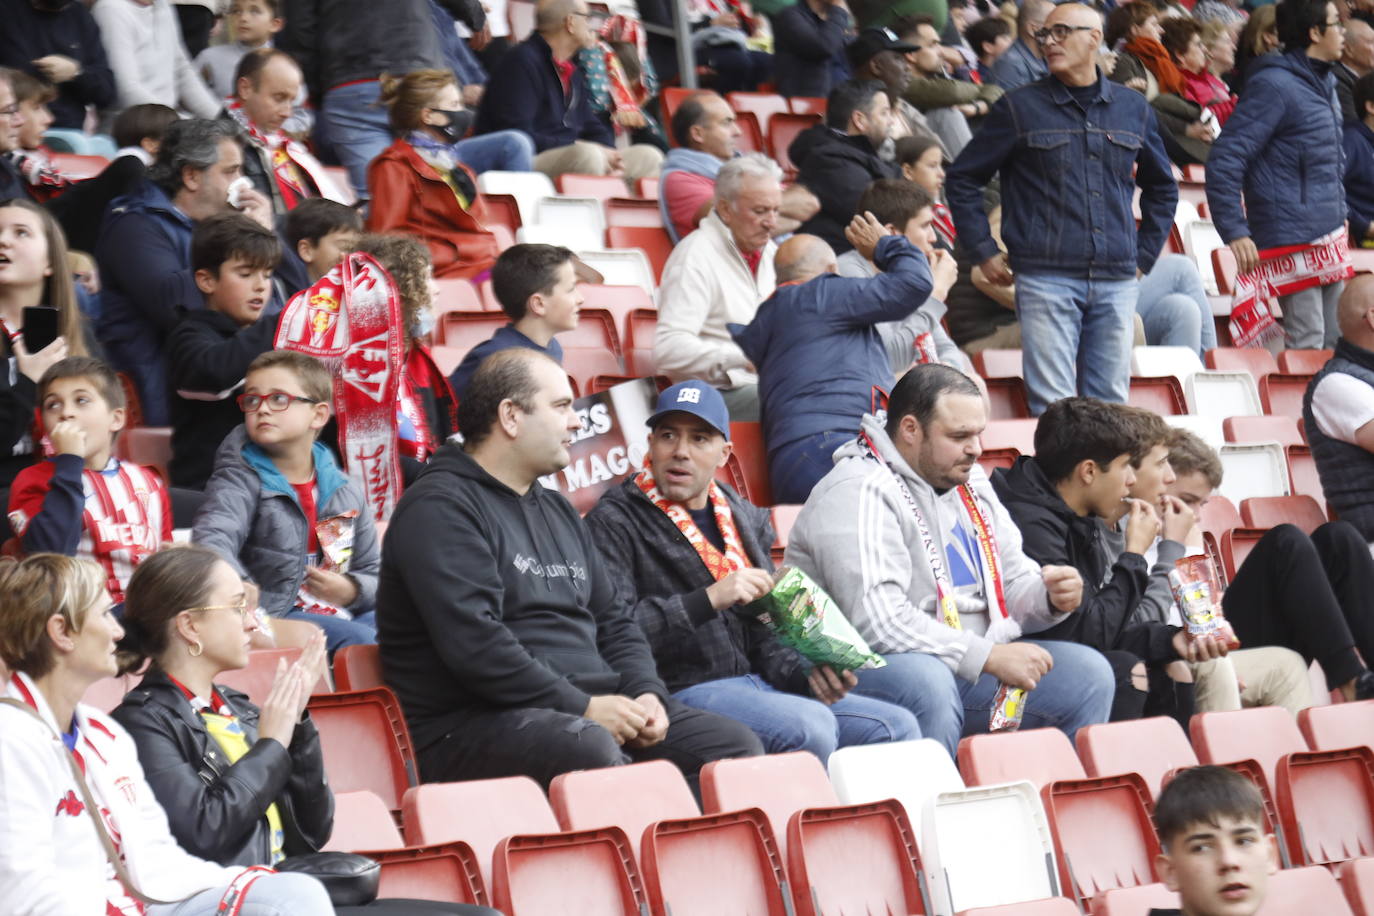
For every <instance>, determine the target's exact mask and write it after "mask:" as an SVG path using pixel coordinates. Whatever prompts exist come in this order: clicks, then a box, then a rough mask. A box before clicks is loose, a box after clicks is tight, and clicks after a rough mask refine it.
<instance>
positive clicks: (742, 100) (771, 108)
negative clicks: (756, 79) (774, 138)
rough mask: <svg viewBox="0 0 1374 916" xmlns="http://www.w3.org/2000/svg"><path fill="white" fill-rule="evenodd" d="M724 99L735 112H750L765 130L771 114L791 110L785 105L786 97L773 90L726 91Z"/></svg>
mask: <svg viewBox="0 0 1374 916" xmlns="http://www.w3.org/2000/svg"><path fill="white" fill-rule="evenodd" d="M725 101H727V102H729V103H730V107H731V108H733V109H734V110H735V112H736V113H737V114H738V113H740V112H745V111H747V112H749V113H751V114H752V115H753V116H754V117H755V118H756V119H757V120H758V123H759V127H761V128H762V129H763V130H764V131H765V132H766V131H767V130H768V121H769V119H770V118H772V117H773V115H775V114H787V113H788V112H789V111H791V109H789V108H788V106H787V99H785V98H783V97H782V96H780V95H778V94H777V93H774V92H730V93H726V95H725Z"/></svg>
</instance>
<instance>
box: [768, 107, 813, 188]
mask: <svg viewBox="0 0 1374 916" xmlns="http://www.w3.org/2000/svg"><path fill="white" fill-rule="evenodd" d="M819 123H821V116H820V115H802V114H779V115H774V116H773V118H772V119H771V120H770V121H769V122H768V148H769V149H770V150H772V152H773V159H774V160H775V161H776V162H777V163H778V165H780V166H782V168H783V171H785V172H787V174H789V175H795V174H797V167H796V165H794V164H793V162H792V159H791V157H790V156H788V155H787V150H788V148H789V147H790V146H791V145H792V141H793V140H795V139H797V135H798V134H800V133H801V132H802V131H804V130H809V129H810V128H811V127H813V126H815V125H817V124H819Z"/></svg>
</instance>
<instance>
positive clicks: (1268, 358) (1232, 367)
mask: <svg viewBox="0 0 1374 916" xmlns="http://www.w3.org/2000/svg"><path fill="white" fill-rule="evenodd" d="M1203 362H1204V363H1206V365H1207V368H1208V369H1222V370H1225V371H1228V372H1239V371H1241V370H1244V371H1246V372H1249V373H1250V375H1251V376H1253V377H1254V379H1255V381H1257V382H1258V381H1259V380H1260V379H1261V378H1263V377H1264V376H1266V375H1269V374H1270V373H1273V372H1278V371H1279V364H1278V363H1277V362H1275V361H1274V354H1272V353H1270V352H1269V351H1268V350H1261V349H1259V348H1257V347H1214V348H1212V349H1211V350H1208V351H1207V352H1206V354H1204V356H1203Z"/></svg>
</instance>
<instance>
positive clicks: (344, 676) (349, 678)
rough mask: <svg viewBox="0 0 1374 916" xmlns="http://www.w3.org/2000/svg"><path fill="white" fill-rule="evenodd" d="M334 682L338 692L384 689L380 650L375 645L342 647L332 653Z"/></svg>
mask: <svg viewBox="0 0 1374 916" xmlns="http://www.w3.org/2000/svg"><path fill="white" fill-rule="evenodd" d="M334 680H335V682H336V684H337V686H338V688H339V689H340V690H367V689H368V688H369V687H385V686H386V682H385V681H384V680H383V679H382V653H381V650H380V649H379V648H378V647H377V645H376V644H375V643H370V644H368V645H362V646H344V647H343V648H342V649H340V650H339V651H337V652H335V653H334Z"/></svg>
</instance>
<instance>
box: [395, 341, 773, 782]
mask: <svg viewBox="0 0 1374 916" xmlns="http://www.w3.org/2000/svg"><path fill="white" fill-rule="evenodd" d="M458 425H459V428H460V429H461V431H462V433H463V439H464V444H463V445H462V446H459V445H457V444H455V443H450V444H448V445H445V446H444V447H443V448H441V449H440V450H439V451H438V452H437V453H436V454H435V456H434V457H433V458H432V459H431V460H430V462H429V464H428V465H427V466H426V468H425V470H424V471H423V472H422V473H421V474H420V477H419V478H418V479H417V480H416V481H415V483H414V484H412V485H411V486H410V487H409V488H408V489H407V490H406V492H405V496H403V497H402V499H401V502H400V504H399V505H398V506H397V508H396V512H395V513H394V514H393V515H392V518H391V524H390V527H389V528H388V529H387V538H386V542H385V546H384V547H383V552H382V572H381V581H380V585H379V591H378V600H377V605H378V614H377V618H378V624H379V627H378V636H379V639H378V641H379V642H380V644H381V654H382V671H383V675H384V677H385V678H386V682H387V684H388V685H389V686H390V687H391V689H392V690H394V691H395V692H396V695H397V696H398V697H399V698H400V701H401V706H402V708H403V709H404V711H405V715H406V719H407V721H408V722H409V723H410V730H411V734H412V735H413V736H414V739H415V746H416V750H417V754H418V757H419V763H420V774H421V777H422V778H423V779H424V780H425V781H426V782H433V781H441V782H447V781H452V780H458V779H482V778H491V777H499V776H512V775H519V774H523V775H527V776H530V777H532V778H534V779H535V780H537V781H539V782H541V783H543V784H544V785H548V784H549V783H550V782H551V781H552V780H553V778H554V777H555V776H557V775H558V774H560V773H565V772H568V771H570V770H581V769H591V768H595V767H603V766H614V765H617V764H623V763H629V762H631V761H632V760H650V759H667V760H669V761H671V762H672V763H674V764H675V765H677V766H678V767H679V768H680V769H681V770H682V771H683V773H684V774H685V775H686V776H687V777H688V778H689V779H690V780H694V779H695V778H696V775H697V771H698V770H699V769H700V767H701V765H702V764H704V763H707V762H708V761H711V760H716V759H719V758H722V757H739V756H750V755H754V754H759V753H761V752H762V747H761V746H760V744H759V740H758V739H757V738H756V737H755V736H754V734H753V732H751V731H750V730H749V729H748V728H747V727H746V726H744V725H742V724H740V723H738V722H735V721H732V720H730V719H726V718H724V717H723V716H717V715H713V714H711V713H707V712H701V711H699V710H695V709H691V708H689V707H687V706H684V705H683V704H682V703H680V702H678V701H676V700H673V699H672V698H670V697H669V694H668V690H667V687H665V686H664V684H663V681H662V680H660V679H659V676H658V673H657V671H656V670H655V667H654V660H653V655H652V654H651V653H650V651H649V646H648V643H647V642H646V641H645V639H644V634H643V633H642V632H641V631H640V629H639V626H638V625H637V624H636V623H635V621H634V618H633V617H632V616H631V615H630V612H629V608H628V607H626V605H625V603H624V601H623V600H621V599H620V598H619V597H618V596H617V595H616V593H615V589H614V587H613V585H612V584H611V580H610V577H609V576H608V575H607V574H606V570H605V568H604V567H603V565H602V562H601V558H600V556H599V555H598V553H597V550H596V547H595V546H594V545H593V544H592V539H591V536H590V534H589V532H588V530H587V528H586V526H584V525H583V524H582V520H581V519H580V518H579V517H578V515H577V510H575V509H574V508H573V507H572V504H571V503H569V502H568V501H567V500H566V499H564V498H563V497H562V496H560V495H558V494H557V493H555V492H553V491H551V490H548V489H545V487H544V486H543V485H542V484H541V483H540V482H539V478H540V477H542V476H545V475H548V474H554V473H557V472H558V471H559V470H561V469H562V468H563V467H565V466H566V465H567V463H568V446H569V445H570V444H571V442H572V437H573V435H574V434H575V433H576V432H577V430H578V429H580V428H581V421H580V420H579V419H578V416H577V414H576V413H574V412H573V410H572V390H571V388H570V387H569V385H568V378H567V375H566V374H565V373H564V372H563V370H562V369H561V368H560V367H559V366H558V364H557V363H555V362H554V361H553V360H551V359H549V358H548V357H546V356H543V355H542V354H539V353H536V352H534V351H533V350H527V349H523V348H519V347H517V348H513V349H509V350H502V351H500V352H498V353H496V354H493V355H492V356H490V357H488V358H487V360H486V361H485V362H484V363H483V364H482V366H481V367H480V368H479V369H478V370H477V372H476V373H475V374H474V375H473V377H472V380H471V382H469V384H468V388H467V392H466V393H465V395H464V396H463V401H462V403H461V405H460V406H459V412H458ZM670 723H671V728H669V725H670Z"/></svg>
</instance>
